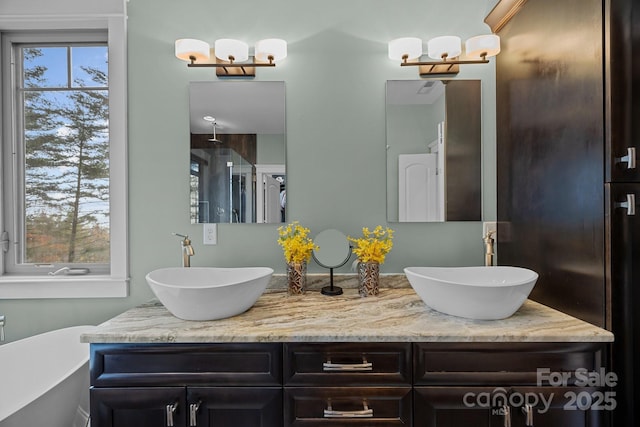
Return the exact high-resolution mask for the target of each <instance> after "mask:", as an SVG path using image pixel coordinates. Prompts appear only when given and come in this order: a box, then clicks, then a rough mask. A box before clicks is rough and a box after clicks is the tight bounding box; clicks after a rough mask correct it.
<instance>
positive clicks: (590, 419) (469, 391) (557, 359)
mask: <svg viewBox="0 0 640 427" xmlns="http://www.w3.org/2000/svg"><path fill="white" fill-rule="evenodd" d="M605 355H606V346H604V345H601V344H589V343H553V344H549V343H546V344H541V343H500V344H496V343H466V344H461V343H456V344H452V343H420V344H415V347H414V363H413V365H414V385H413V389H414V400H413V404H414V425H415V426H421V427H456V426H466V425H473V426H474V427H485V426H486V427H491V426H500V427H502V426H513V427H520V426H523V427H524V426H534V425H536V426H541V425H544V426H562V427H600V426H605V425H607V424H606V418H605V416H606V411H607V409H610V408H611V405H615V404H616V402H615V397H614V396H613V395H611V392H610V391H609V390H608V389H607V388H606V387H590V386H588V384H583V383H585V381H584V380H583V376H584V375H586V374H587V373H593V372H597V373H598V375H600V371H599V369H600V368H602V367H603V366H604V357H605ZM579 370H584V371H579ZM576 372H584V375H582V374H580V373H579V374H578V375H576ZM561 375H564V376H565V379H563V380H560V379H558V378H559V376H561ZM581 375H582V376H581ZM560 383H561V384H560ZM607 393H609V394H607ZM527 405H529V406H527Z"/></svg>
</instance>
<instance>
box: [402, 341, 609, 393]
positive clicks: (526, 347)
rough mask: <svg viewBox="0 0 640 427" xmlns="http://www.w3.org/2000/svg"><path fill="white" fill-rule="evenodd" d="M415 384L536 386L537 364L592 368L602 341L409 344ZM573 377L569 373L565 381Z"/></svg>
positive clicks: (600, 359)
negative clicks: (412, 345)
mask: <svg viewBox="0 0 640 427" xmlns="http://www.w3.org/2000/svg"><path fill="white" fill-rule="evenodd" d="M414 346H415V347H414V352H413V354H414V364H413V366H414V384H416V385H459V384H464V385H484V384H495V385H503V384H505V385H537V381H538V373H537V371H538V369H545V368H546V369H549V371H550V372H563V371H564V372H575V370H576V369H579V368H583V369H587V370H588V371H594V370H597V369H599V368H600V367H603V366H605V360H604V357H605V354H606V351H605V350H606V344H602V343H419V344H414ZM573 380H575V376H574V375H572V376H571V379H570V382H569V384H568V385H571V383H572V381H573Z"/></svg>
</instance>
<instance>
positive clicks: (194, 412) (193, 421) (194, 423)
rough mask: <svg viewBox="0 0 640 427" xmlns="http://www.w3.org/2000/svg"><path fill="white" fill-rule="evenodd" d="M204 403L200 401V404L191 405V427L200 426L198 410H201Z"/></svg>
mask: <svg viewBox="0 0 640 427" xmlns="http://www.w3.org/2000/svg"><path fill="white" fill-rule="evenodd" d="M201 403H202V401H201V400H200V401H198V403H192V404H191V405H189V427H196V426H197V425H198V421H197V420H196V415H198V409H200V404H201Z"/></svg>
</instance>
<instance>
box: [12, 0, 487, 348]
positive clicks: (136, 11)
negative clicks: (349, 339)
mask: <svg viewBox="0 0 640 427" xmlns="http://www.w3.org/2000/svg"><path fill="white" fill-rule="evenodd" d="M438 5H440V7H438ZM442 5H446V9H443V7H442ZM486 9H487V3H486V2H484V1H478V0H447V1H438V2H437V5H436V4H434V3H433V2H431V1H427V0H410V1H409V0H406V1H405V0H403V1H389V0H386V1H383V0H351V1H348V2H347V1H344V0H323V1H314V2H311V1H300V0H270V1H268V2H267V1H262V0H250V1H237V2H228V1H225V2H222V1H212V0H192V1H188V2H177V1H174V0H131V1H130V2H129V3H128V10H129V21H128V25H129V64H128V66H129V81H128V85H129V112H128V113H129V219H130V223H129V230H130V233H129V245H130V273H131V284H130V296H129V297H128V298H122V299H101V300H90V299H79V300H11V301H0V313H2V314H5V315H6V316H7V327H6V332H7V338H8V340H15V339H18V338H21V337H23V336H27V335H31V334H34V333H37V332H41V331H45V330H50V329H55V328H58V327H62V326H67V325H73V324H83V323H89V324H97V323H100V322H102V321H104V320H106V319H108V318H109V317H111V316H113V315H115V314H118V313H120V312H122V311H125V310H126V309H128V308H130V307H132V306H135V305H137V304H140V303H142V302H144V301H147V300H149V299H151V298H152V297H153V295H152V293H151V291H150V289H149V287H148V286H147V284H146V282H145V279H144V276H145V274H146V273H148V272H149V271H151V270H153V269H155V268H158V267H166V266H177V265H180V260H181V258H180V244H179V240H178V239H177V238H176V237H175V236H172V234H171V233H172V232H178V233H188V234H189V235H190V236H191V237H192V239H193V241H194V244H195V252H196V255H195V256H194V257H193V258H192V265H194V266H250V265H261V266H271V267H273V268H274V269H275V270H276V272H280V273H281V272H284V271H285V265H284V262H283V258H282V252H281V250H280V247H279V246H278V245H277V243H276V238H277V226H275V225H256V224H240V225H238V224H233V225H231V224H219V225H218V245H217V246H206V247H205V246H203V245H202V244H201V241H202V237H201V236H202V226H201V225H191V224H190V221H189V209H188V205H189V200H188V196H189V191H188V189H189V174H188V167H189V138H188V134H189V120H188V106H189V102H188V84H189V81H192V80H193V81H202V80H214V79H216V77H215V75H214V71H213V70H212V69H188V68H187V67H186V65H185V63H183V62H182V61H179V60H177V59H176V58H175V57H174V54H173V44H174V40H175V39H177V38H182V37H193V38H199V39H203V40H206V41H208V42H210V43H213V42H214V41H215V39H217V38H226V37H229V38H238V39H242V40H245V41H247V42H248V43H249V44H253V43H255V41H257V40H259V39H261V38H268V37H280V38H284V39H286V40H287V41H288V42H289V56H288V58H286V59H285V60H284V61H282V63H281V64H280V65H278V66H277V67H276V68H275V69H258V76H257V79H258V80H282V81H284V82H285V85H286V102H287V105H286V108H287V117H286V120H287V179H288V185H287V201H288V209H287V210H288V214H289V219H290V220H299V221H301V222H302V223H303V224H304V225H306V226H307V227H310V228H311V230H312V233H313V234H315V233H317V232H319V231H321V230H323V229H326V228H338V229H340V230H342V231H343V232H345V233H347V234H350V235H355V234H359V233H360V229H361V227H362V226H370V227H372V226H375V225H377V224H382V225H386V224H387V223H386V208H385V206H386V194H385V191H386V190H385V189H386V183H385V175H386V173H385V164H386V162H385V82H386V80H400V79H416V78H418V74H417V69H415V68H412V67H402V68H401V67H400V66H399V64H397V63H395V62H393V61H391V60H389V59H388V57H387V42H388V41H389V40H391V39H393V38H396V37H402V36H409V35H413V36H417V37H421V38H423V39H424V40H426V39H428V38H430V37H433V36H437V35H443V34H457V35H459V36H461V37H462V38H463V40H464V39H465V38H467V37H470V36H474V35H477V34H483V33H488V32H489V29H488V28H487V26H486V25H485V24H484V23H483V19H484V16H485V12H486ZM458 77H459V78H463V79H481V80H482V93H483V143H484V149H483V166H484V172H483V184H484V188H485V192H484V216H485V218H487V219H493V218H495V199H496V196H495V133H496V132H495V126H496V125H495V68H494V65H493V63H492V64H489V65H471V66H466V67H465V66H463V67H462V71H461V72H460V74H459V75H458ZM389 225H390V226H391V227H392V228H393V229H394V230H395V231H396V233H395V246H394V249H393V251H392V252H391V253H390V255H389V256H388V257H387V261H386V263H385V264H384V265H383V266H382V271H383V272H384V273H401V272H402V269H403V267H405V266H409V265H442V266H450V265H479V264H481V263H482V262H483V244H482V240H481V234H482V226H481V224H480V223H479V222H478V223H446V224H436V223H434V224H408V223H403V224H397V223H395V224H389ZM309 270H310V272H319V271H322V270H321V269H320V268H319V267H317V266H316V265H315V264H313V262H312V263H311V265H310V266H309ZM347 271H348V269H347V267H344V268H343V269H341V271H340V272H347Z"/></svg>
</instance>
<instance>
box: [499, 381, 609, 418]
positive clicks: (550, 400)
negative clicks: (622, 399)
mask: <svg viewBox="0 0 640 427" xmlns="http://www.w3.org/2000/svg"><path fill="white" fill-rule="evenodd" d="M606 393H607V391H606V390H604V389H601V388H595V387H514V388H513V389H511V393H510V398H509V401H510V402H511V403H512V404H514V405H517V406H516V407H514V408H513V409H512V410H511V413H512V419H511V421H512V425H513V426H528V425H529V426H546V427H555V426H558V427H565V426H571V427H601V426H605V425H606V424H605V421H606V417H607V416H608V415H609V413H610V411H611V410H612V409H613V408H615V406H616V402H615V396H612V395H607V394H606ZM523 401H527V402H530V403H531V408H530V411H531V413H530V416H529V420H528V422H527V416H526V411H525V410H524V409H523V406H522V404H521V402H523Z"/></svg>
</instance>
